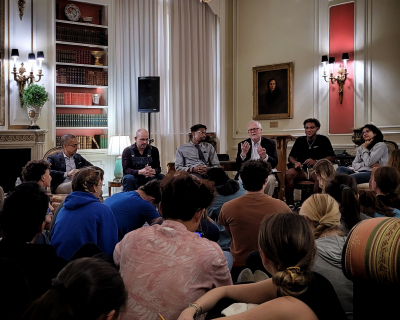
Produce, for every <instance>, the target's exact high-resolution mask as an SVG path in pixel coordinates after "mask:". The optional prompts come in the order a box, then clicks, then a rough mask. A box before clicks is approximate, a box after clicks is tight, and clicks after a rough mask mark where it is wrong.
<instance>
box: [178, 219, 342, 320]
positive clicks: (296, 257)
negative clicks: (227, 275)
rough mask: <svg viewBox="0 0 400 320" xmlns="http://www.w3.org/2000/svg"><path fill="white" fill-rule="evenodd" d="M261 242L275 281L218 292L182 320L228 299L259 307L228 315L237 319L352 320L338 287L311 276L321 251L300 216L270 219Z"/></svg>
mask: <svg viewBox="0 0 400 320" xmlns="http://www.w3.org/2000/svg"><path fill="white" fill-rule="evenodd" d="M258 243H259V247H260V253H261V258H262V261H263V265H264V267H265V269H266V270H267V271H268V272H269V273H270V274H272V278H270V279H267V280H264V281H260V282H256V283H251V284H242V285H234V286H226V287H222V288H216V289H213V290H211V291H209V292H207V293H206V294H205V295H204V296H202V297H201V298H200V299H198V300H196V301H195V302H192V303H190V304H189V307H188V308H186V309H185V310H183V311H182V313H181V315H180V317H179V318H178V320H192V319H194V318H196V317H197V316H199V315H201V314H202V313H205V312H208V311H209V310H211V309H212V308H213V307H214V306H215V305H216V304H217V302H218V301H220V300H221V299H223V298H229V299H232V300H234V301H240V302H244V303H253V304H259V305H258V306H254V307H253V308H251V309H249V310H247V311H245V312H243V313H240V314H236V315H233V316H228V318H229V317H230V318H231V319H232V320H233V319H241V320H246V319H296V320H302V319H304V320H305V319H307V320H317V319H318V320H325V319H335V320H339V319H347V318H346V315H345V313H344V311H343V308H342V307H341V305H340V302H339V299H338V297H337V295H336V293H335V290H334V288H333V287H332V285H331V284H330V283H329V281H328V280H326V278H324V277H323V276H321V275H320V274H318V273H315V272H312V271H311V268H312V266H313V263H314V259H315V255H316V252H317V250H316V246H315V240H314V234H313V232H312V230H311V228H310V226H309V225H308V223H307V221H306V219H304V218H303V217H302V216H300V215H298V214H295V213H277V214H274V215H270V216H267V217H266V219H264V220H263V222H262V223H261V226H260V232H259V235H258ZM232 303H233V302H232Z"/></svg>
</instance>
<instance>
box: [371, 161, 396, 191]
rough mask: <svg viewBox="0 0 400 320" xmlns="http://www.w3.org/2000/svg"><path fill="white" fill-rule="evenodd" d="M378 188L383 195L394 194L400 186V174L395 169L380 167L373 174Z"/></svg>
mask: <svg viewBox="0 0 400 320" xmlns="http://www.w3.org/2000/svg"><path fill="white" fill-rule="evenodd" d="M373 175H374V179H375V183H376V186H377V187H378V188H379V190H380V191H381V192H382V193H383V194H389V193H394V192H396V190H397V187H398V186H399V184H400V174H399V172H398V171H397V169H396V168H395V167H391V166H383V167H378V168H376V169H375V170H374V172H373Z"/></svg>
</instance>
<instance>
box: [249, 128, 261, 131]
mask: <svg viewBox="0 0 400 320" xmlns="http://www.w3.org/2000/svg"><path fill="white" fill-rule="evenodd" d="M257 130H260V128H250V129H248V130H247V132H252V131H257Z"/></svg>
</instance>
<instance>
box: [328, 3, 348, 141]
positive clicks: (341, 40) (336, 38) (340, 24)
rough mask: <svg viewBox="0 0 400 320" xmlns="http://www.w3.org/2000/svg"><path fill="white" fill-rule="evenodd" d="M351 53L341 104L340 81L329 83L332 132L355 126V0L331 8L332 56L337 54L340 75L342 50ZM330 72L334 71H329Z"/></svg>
mask: <svg viewBox="0 0 400 320" xmlns="http://www.w3.org/2000/svg"><path fill="white" fill-rule="evenodd" d="M343 52H348V53H349V58H350V59H349V61H347V72H348V73H349V74H348V75H347V80H346V82H345V84H344V87H343V102H342V104H340V103H339V93H338V91H339V87H338V84H336V83H335V84H331V83H330V84H329V133H331V134H335V133H336V134H340V133H352V130H351V128H353V127H354V2H350V3H346V4H342V5H338V6H332V7H330V21H329V56H330V57H335V61H336V63H335V66H334V69H333V75H334V76H336V75H337V70H338V68H339V64H343V62H342V53H343ZM329 72H330V71H329Z"/></svg>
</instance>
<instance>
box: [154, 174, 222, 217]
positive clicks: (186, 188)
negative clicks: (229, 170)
mask: <svg viewBox="0 0 400 320" xmlns="http://www.w3.org/2000/svg"><path fill="white" fill-rule="evenodd" d="M216 194H217V193H216V190H215V187H214V183H213V182H211V181H208V180H200V179H198V178H197V177H195V176H193V175H191V174H189V173H188V172H186V171H179V172H176V173H174V174H169V175H167V176H166V177H165V178H164V179H163V180H162V181H161V204H160V207H161V211H162V216H163V218H164V219H168V218H170V219H180V220H182V221H189V220H191V219H192V218H193V216H194V215H195V213H196V212H197V211H198V210H202V209H206V208H208V207H209V206H210V204H211V203H212V202H213V201H214V198H215V196H216Z"/></svg>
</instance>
